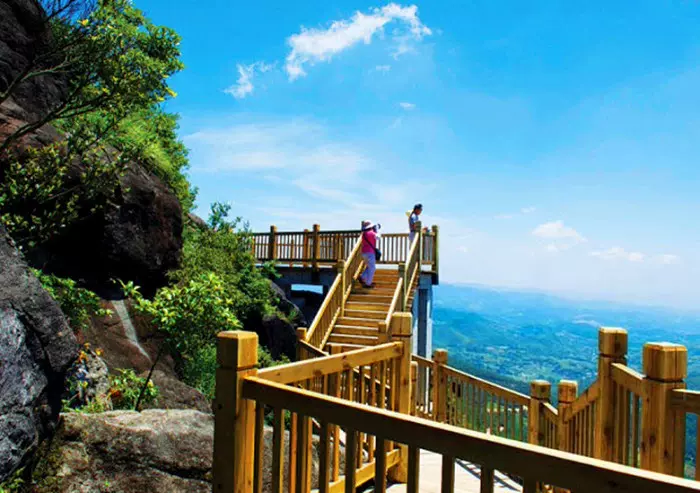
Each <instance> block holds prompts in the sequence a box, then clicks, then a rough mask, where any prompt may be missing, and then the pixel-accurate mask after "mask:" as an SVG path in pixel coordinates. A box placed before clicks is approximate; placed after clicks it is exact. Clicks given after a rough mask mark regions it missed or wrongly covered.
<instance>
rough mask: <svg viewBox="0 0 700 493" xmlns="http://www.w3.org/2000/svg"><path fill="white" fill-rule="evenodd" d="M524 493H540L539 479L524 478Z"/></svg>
mask: <svg viewBox="0 0 700 493" xmlns="http://www.w3.org/2000/svg"><path fill="white" fill-rule="evenodd" d="M523 493H538V492H537V480H536V479H533V478H523Z"/></svg>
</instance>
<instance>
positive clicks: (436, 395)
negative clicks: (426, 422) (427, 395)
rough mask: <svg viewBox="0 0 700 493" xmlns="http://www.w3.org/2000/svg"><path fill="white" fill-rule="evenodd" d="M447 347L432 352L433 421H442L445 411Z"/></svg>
mask: <svg viewBox="0 0 700 493" xmlns="http://www.w3.org/2000/svg"><path fill="white" fill-rule="evenodd" d="M447 359H448V356H447V349H436V350H435V351H434V352H433V390H432V394H433V395H432V397H433V416H434V417H435V421H437V422H438V423H443V422H444V421H445V418H446V411H447V375H445V371H444V368H445V367H446V366H447Z"/></svg>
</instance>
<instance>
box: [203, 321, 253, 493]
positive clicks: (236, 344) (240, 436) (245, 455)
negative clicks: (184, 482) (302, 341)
mask: <svg viewBox="0 0 700 493" xmlns="http://www.w3.org/2000/svg"><path fill="white" fill-rule="evenodd" d="M217 344H218V345H217V351H216V359H217V363H218V368H217V369H216V398H215V401H214V402H215V405H214V463H213V468H212V470H213V491H214V492H215V493H249V492H252V491H253V453H254V450H253V445H254V442H255V440H254V435H255V403H254V402H253V401H248V400H245V399H243V398H242V397H241V394H242V390H243V380H244V379H245V378H246V377H250V376H255V375H256V374H257V372H258V370H257V364H258V336H257V334H255V333H254V332H243V331H229V332H221V333H220V334H219V336H218V343H217Z"/></svg>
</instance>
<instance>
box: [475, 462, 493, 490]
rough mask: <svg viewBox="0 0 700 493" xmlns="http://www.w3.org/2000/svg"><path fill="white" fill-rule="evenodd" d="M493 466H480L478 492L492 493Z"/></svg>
mask: <svg viewBox="0 0 700 493" xmlns="http://www.w3.org/2000/svg"><path fill="white" fill-rule="evenodd" d="M493 475H494V474H493V468H491V467H485V466H481V472H480V476H481V487H480V488H479V493H493Z"/></svg>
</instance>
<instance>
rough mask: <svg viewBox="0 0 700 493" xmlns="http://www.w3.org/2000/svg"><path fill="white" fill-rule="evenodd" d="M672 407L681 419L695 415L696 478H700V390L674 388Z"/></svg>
mask: <svg viewBox="0 0 700 493" xmlns="http://www.w3.org/2000/svg"><path fill="white" fill-rule="evenodd" d="M671 409H672V410H673V411H675V412H676V413H680V420H681V421H682V422H685V421H686V419H685V417H686V416H687V415H689V414H692V415H695V420H696V421H695V423H696V431H695V433H696V436H695V446H696V449H695V460H696V464H695V475H694V476H695V479H696V480H700V467H698V464H697V460H698V457H700V426H698V424H700V392H698V391H695V390H685V389H674V390H672V391H671Z"/></svg>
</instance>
